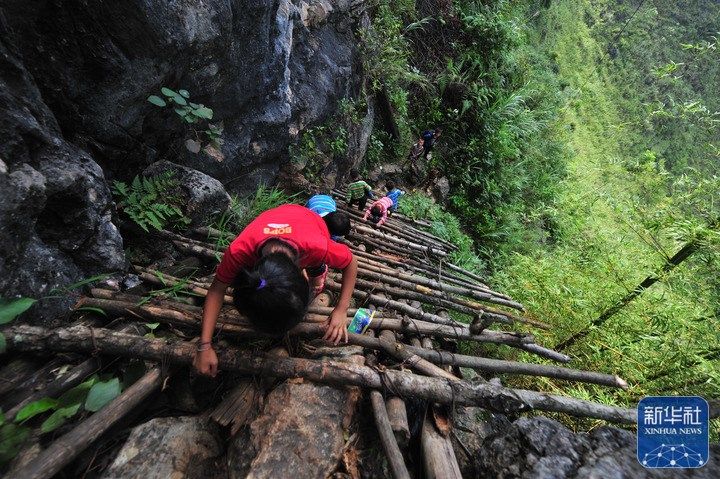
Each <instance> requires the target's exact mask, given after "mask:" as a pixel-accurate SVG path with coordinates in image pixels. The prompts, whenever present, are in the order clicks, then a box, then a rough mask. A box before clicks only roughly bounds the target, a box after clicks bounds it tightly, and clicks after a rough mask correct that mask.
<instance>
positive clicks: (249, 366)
mask: <svg viewBox="0 0 720 479" xmlns="http://www.w3.org/2000/svg"><path fill="white" fill-rule="evenodd" d="M0 332H3V333H4V334H5V337H6V338H7V346H8V349H9V350H15V351H35V352H38V351H48V350H50V351H77V352H92V351H97V352H98V353H101V354H109V355H116V356H123V357H134V358H143V359H148V360H153V361H169V362H172V363H177V364H184V365H189V364H191V363H192V360H193V358H194V356H195V348H194V346H193V345H191V344H188V343H184V342H176V343H168V341H167V340H166V339H149V338H140V337H138V336H134V335H129V334H122V333H116V332H114V331H110V330H107V329H92V328H88V327H85V326H74V327H70V328H58V329H55V330H48V329H45V328H39V327H34V326H27V325H14V326H10V327H5V328H3V329H2V331H0ZM217 355H218V360H219V367H220V369H223V370H231V371H236V372H238V373H241V374H260V375H271V376H278V377H303V378H305V379H308V380H310V381H316V382H322V383H328V384H338V385H350V386H361V387H367V388H370V389H383V388H387V389H388V390H390V391H393V392H394V393H395V394H397V395H399V396H405V397H408V396H412V397H417V398H420V399H426V400H428V401H432V402H437V403H442V404H450V403H456V404H461V405H475V406H479V407H484V408H486V409H489V410H492V411H496V412H502V413H505V414H507V413H510V412H522V411H527V410H529V409H531V408H536V409H539V410H544V411H554V412H560V413H566V414H571V415H576V416H580V417H594V418H598V419H604V420H607V421H611V422H625V423H634V422H635V421H636V420H637V412H636V410H635V409H622V408H617V407H612V406H606V405H604V404H598V403H593V402H591V401H585V400H581V399H574V398H569V397H564V396H557V395H552V394H545V393H539V392H535V391H527V390H513V389H510V388H506V387H503V386H498V385H494V384H491V383H486V384H471V383H468V382H467V381H462V380H457V381H450V380H447V379H444V378H443V379H440V378H433V377H425V376H419V375H417V374H409V373H404V372H401V371H393V370H384V371H382V372H379V371H376V370H375V369H372V368H369V367H366V366H358V365H355V364H347V363H338V362H334V361H313V360H308V359H298V358H265V357H258V356H251V355H248V354H246V353H242V352H239V351H237V350H232V349H218V350H217Z"/></svg>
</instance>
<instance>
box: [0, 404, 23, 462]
mask: <svg viewBox="0 0 720 479" xmlns="http://www.w3.org/2000/svg"><path fill="white" fill-rule="evenodd" d="M29 434H30V429H29V428H27V427H24V426H20V425H18V424H15V423H14V422H12V421H8V420H7V418H6V417H5V414H3V412H2V409H0V466H2V465H4V464H6V463H8V462H9V461H10V460H11V459H12V458H13V457H15V456H16V455H17V453H18V452H19V451H20V446H22V443H23V442H25V439H27V437H28V435H29Z"/></svg>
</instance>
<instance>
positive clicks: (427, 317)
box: [325, 277, 461, 326]
mask: <svg viewBox="0 0 720 479" xmlns="http://www.w3.org/2000/svg"><path fill="white" fill-rule="evenodd" d="M325 287H326V288H327V289H329V290H331V291H340V283H337V282H335V281H334V280H332V279H331V278H330V277H328V278H327V280H326V282H325ZM353 297H355V298H357V299H360V300H362V301H370V302H372V303H375V304H376V305H377V306H378V307H388V308H391V309H394V310H396V311H400V312H402V313H404V314H407V315H408V316H410V317H411V318H414V319H419V320H421V321H427V322H429V323H437V324H444V325H450V326H458V325H460V324H461V323H458V322H457V321H455V320H453V319H446V318H442V317H440V316H438V315H436V314H431V313H425V312H423V311H420V310H419V309H416V308H413V307H412V306H409V305H407V304H403V303H400V302H399V301H393V300H392V299H386V298H383V297H381V296H378V295H376V294H372V293H366V292H365V291H361V290H357V289H356V290H355V291H353Z"/></svg>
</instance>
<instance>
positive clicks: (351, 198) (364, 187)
mask: <svg viewBox="0 0 720 479" xmlns="http://www.w3.org/2000/svg"><path fill="white" fill-rule="evenodd" d="M350 179H351V180H352V183H350V184H349V185H348V186H347V194H346V196H345V201H346V202H347V205H348V208H352V205H353V204H354V203H357V205H358V210H359V211H362V210H364V209H365V205H366V204H367V200H368V199H370V198H373V199H374V198H375V195H374V194H373V192H372V187H371V186H370V185H368V184H367V183H365V182H364V181H363V180H361V179H360V173H359V172H358V171H357V170H355V169H352V170H350Z"/></svg>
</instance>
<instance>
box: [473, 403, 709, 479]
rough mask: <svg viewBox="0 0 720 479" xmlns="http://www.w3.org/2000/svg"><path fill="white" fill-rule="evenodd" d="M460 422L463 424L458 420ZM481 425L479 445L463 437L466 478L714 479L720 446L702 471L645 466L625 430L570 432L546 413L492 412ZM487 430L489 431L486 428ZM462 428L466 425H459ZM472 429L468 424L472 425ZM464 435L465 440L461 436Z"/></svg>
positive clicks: (634, 443) (631, 436)
mask: <svg viewBox="0 0 720 479" xmlns="http://www.w3.org/2000/svg"><path fill="white" fill-rule="evenodd" d="M461 424H464V423H461ZM475 427H481V428H484V429H482V431H481V432H479V433H478V434H479V435H480V436H484V437H485V439H484V441H481V442H480V444H478V443H477V442H472V441H469V440H468V443H467V446H468V448H469V449H470V450H471V453H472V456H474V457H475V458H476V461H475V463H474V464H471V465H469V467H472V469H463V473H464V474H468V476H467V477H479V478H496V477H497V478H520V477H522V478H523V479H540V478H542V479H562V478H567V479H571V478H572V479H591V478H592V479H601V478H602V479H629V478H633V479H635V478H638V479H639V478H708V479H710V478H715V477H720V464H718V461H717V460H712V458H713V457H715V458H716V457H718V454H720V446H718V445H712V446H711V453H710V456H711V461H710V462H708V464H707V465H706V466H705V467H703V468H701V469H675V470H672V471H669V470H661V469H645V468H644V467H642V466H641V465H640V463H638V461H637V459H636V458H635V448H636V437H635V435H634V434H633V433H632V432H630V431H626V430H624V429H617V428H613V427H606V426H605V427H600V428H597V429H594V430H593V431H591V432H590V433H577V434H576V433H573V432H572V431H570V430H569V429H567V428H566V427H565V426H563V425H562V424H560V423H558V422H557V421H553V420H551V419H548V418H545V417H532V418H530V417H523V418H521V419H518V420H517V421H515V422H512V423H510V422H508V421H507V420H501V419H500V417H499V416H493V417H492V418H491V419H490V420H489V421H488V422H487V423H486V424H485V425H483V426H475ZM488 427H490V429H491V431H490V432H489V433H488V430H487V428H488ZM459 429H460V430H461V431H462V430H464V429H467V426H460V427H459ZM471 429H472V428H471ZM466 439H467V438H466Z"/></svg>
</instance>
